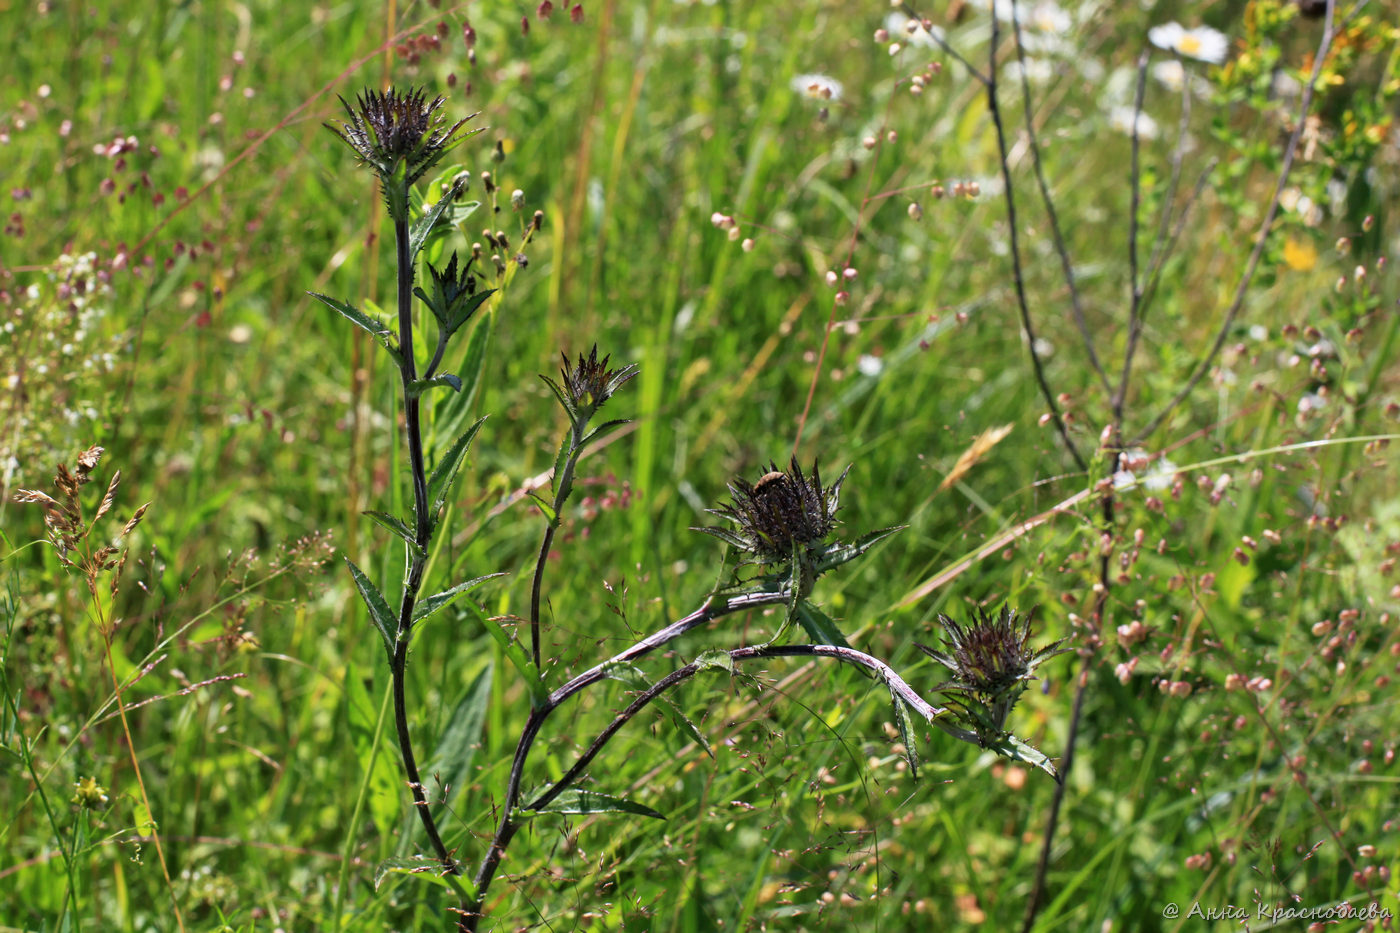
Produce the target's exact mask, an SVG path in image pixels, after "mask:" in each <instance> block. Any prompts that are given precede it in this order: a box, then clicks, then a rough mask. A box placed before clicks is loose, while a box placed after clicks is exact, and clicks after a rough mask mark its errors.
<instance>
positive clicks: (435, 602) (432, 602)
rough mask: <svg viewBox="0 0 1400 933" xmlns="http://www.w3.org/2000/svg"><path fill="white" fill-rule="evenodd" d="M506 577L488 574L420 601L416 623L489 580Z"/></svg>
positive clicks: (416, 608) (414, 612)
mask: <svg viewBox="0 0 1400 933" xmlns="http://www.w3.org/2000/svg"><path fill="white" fill-rule="evenodd" d="M504 576H505V574H504V573H488V574H486V575H485V576H482V577H476V578H475V579H472V580H468V581H467V582H465V583H458V584H457V585H456V586H454V587H450V588H448V589H445V590H443V591H442V592H441V593H434V594H433V595H432V596H429V597H428V598H427V599H423V600H419V602H418V605H416V606H414V607H413V621H414V623H415V624H416V623H418V622H422V621H423V620H424V619H426V618H427V617H428V616H430V615H432V614H433V613H435V612H437V611H438V610H440V609H443V608H446V607H447V606H448V605H449V604H450V603H451V602H452V601H453V600H454V599H456V598H457V597H458V596H461V595H462V594H463V593H468V592H470V591H472V590H474V589H476V588H477V587H478V586H480V585H481V584H483V583H485V582H486V581H487V580H492V579H495V578H496V577H504Z"/></svg>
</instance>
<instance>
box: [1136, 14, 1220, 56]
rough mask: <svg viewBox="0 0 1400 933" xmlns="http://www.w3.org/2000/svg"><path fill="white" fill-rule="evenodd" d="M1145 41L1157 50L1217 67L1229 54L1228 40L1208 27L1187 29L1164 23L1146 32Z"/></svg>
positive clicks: (1178, 24) (1179, 25)
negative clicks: (1165, 50)
mask: <svg viewBox="0 0 1400 933" xmlns="http://www.w3.org/2000/svg"><path fill="white" fill-rule="evenodd" d="M1147 39H1148V41H1149V42H1151V43H1152V44H1153V45H1155V46H1157V48H1159V49H1167V50H1168V51H1172V52H1175V53H1176V54H1178V55H1184V56H1186V57H1187V58H1194V59H1198V60H1199V61H1203V62H1210V63H1211V64H1213V65H1219V64H1220V63H1221V62H1223V61H1225V58H1226V56H1227V55H1228V54H1229V52H1230V40H1229V39H1226V38H1225V34H1224V33H1223V32H1217V31H1215V30H1214V29H1211V28H1210V27H1209V26H1197V27H1196V28H1195V29H1187V28H1186V27H1184V26H1182V25H1181V24H1180V23H1164V24H1162V25H1161V26H1153V27H1152V28H1151V29H1149V30H1147Z"/></svg>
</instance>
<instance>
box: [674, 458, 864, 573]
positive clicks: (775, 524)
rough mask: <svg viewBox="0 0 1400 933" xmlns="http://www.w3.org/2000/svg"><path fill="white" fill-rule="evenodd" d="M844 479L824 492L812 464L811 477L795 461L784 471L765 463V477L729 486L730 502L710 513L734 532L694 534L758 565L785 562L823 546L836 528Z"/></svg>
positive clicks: (727, 530) (817, 472) (793, 459)
mask: <svg viewBox="0 0 1400 933" xmlns="http://www.w3.org/2000/svg"><path fill="white" fill-rule="evenodd" d="M849 470H850V468H849V467H848V468H847V472H849ZM845 478H846V473H842V474H841V477H840V479H838V480H837V481H836V482H835V483H834V484H833V485H832V486H830V487H829V488H823V487H822V479H821V471H820V469H819V468H818V466H817V464H816V462H813V464H812V472H811V474H810V475H807V474H804V473H803V472H802V467H801V466H800V465H799V464H798V462H797V458H796V457H793V458H792V461H791V462H790V464H789V466H788V468H787V470H785V471H784V470H779V469H778V466H777V464H776V463H769V470H768V472H766V473H765V474H764V475H763V476H761V477H759V478H758V481H757V482H754V483H750V482H748V481H747V480H743V479H736V480H735V481H734V482H733V483H730V484H729V491H730V493H732V494H733V497H734V498H733V500H732V501H731V502H729V503H727V504H725V505H722V506H721V507H720V508H718V509H709V510H708V511H709V512H710V513H711V514H712V515H718V516H719V517H720V518H723V519H725V520H727V521H730V522H733V523H734V524H735V525H736V526H737V529H736V530H733V531H731V530H729V529H720V528H700V529H697V530H699V531H703V532H705V533H706V534H710V535H714V536H715V537H717V538H720V539H721V540H723V541H727V542H729V543H730V544H731V545H733V546H734V547H736V548H738V549H739V550H740V551H742V552H744V553H747V554H749V555H751V556H752V558H753V559H754V560H755V561H757V562H759V563H780V562H783V561H786V560H788V559H790V558H791V557H792V556H793V554H794V552H795V551H799V550H803V549H806V550H815V549H819V548H820V547H821V545H823V544H825V542H826V539H827V537H828V536H829V535H830V534H831V532H832V531H833V530H834V529H835V527H836V510H837V509H838V508H839V507H840V501H841V483H842V482H843V481H844V480H845Z"/></svg>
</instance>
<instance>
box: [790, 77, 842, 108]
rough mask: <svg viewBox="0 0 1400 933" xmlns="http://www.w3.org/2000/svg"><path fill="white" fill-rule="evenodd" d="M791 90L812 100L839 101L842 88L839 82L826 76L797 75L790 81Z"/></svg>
mask: <svg viewBox="0 0 1400 933" xmlns="http://www.w3.org/2000/svg"><path fill="white" fill-rule="evenodd" d="M792 89H793V90H794V91H796V92H797V93H799V94H805V95H807V96H808V97H810V98H812V99H813V100H822V101H833V100H840V99H841V91H842V90H844V88H843V87H842V85H841V82H840V81H837V80H836V79H835V78H833V77H830V76H828V75H819V74H810V75H798V76H797V77H795V78H793V79H792Z"/></svg>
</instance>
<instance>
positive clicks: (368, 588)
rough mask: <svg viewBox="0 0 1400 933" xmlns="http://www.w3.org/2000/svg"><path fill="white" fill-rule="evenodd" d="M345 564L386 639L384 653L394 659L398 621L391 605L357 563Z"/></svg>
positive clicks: (346, 559) (370, 614) (370, 615)
mask: <svg viewBox="0 0 1400 933" xmlns="http://www.w3.org/2000/svg"><path fill="white" fill-rule="evenodd" d="M345 563H346V564H347V565H348V566H349V567H350V576H351V578H352V579H353V580H354V581H355V588H356V589H357V590H359V591H360V598H361V599H363V600H364V601H365V607H366V608H367V609H369V618H370V621H371V622H373V623H374V627H375V628H377V629H378V630H379V634H380V637H382V638H383V639H384V651H385V652H386V653H387V654H388V655H389V657H390V659H392V658H393V657H394V641H395V640H396V637H397V636H396V634H395V633H396V631H397V630H398V621H397V620H396V619H395V618H394V613H393V611H392V610H391V609H390V608H389V604H388V603H387V602H385V600H384V595H383V594H382V593H380V592H379V588H378V587H376V586H375V585H374V581H373V580H371V579H370V578H369V577H367V576H365V572H364V571H363V570H361V569H360V568H359V567H356V566H355V562H354V561H352V560H351V559H350V558H348V557H347V558H345Z"/></svg>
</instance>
